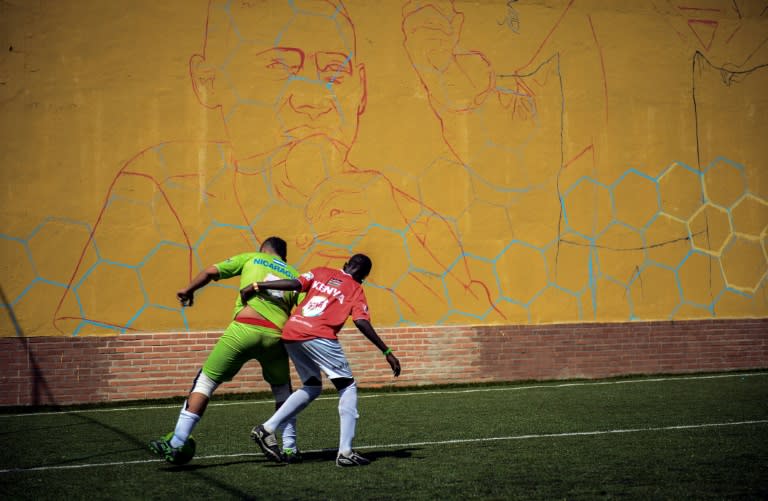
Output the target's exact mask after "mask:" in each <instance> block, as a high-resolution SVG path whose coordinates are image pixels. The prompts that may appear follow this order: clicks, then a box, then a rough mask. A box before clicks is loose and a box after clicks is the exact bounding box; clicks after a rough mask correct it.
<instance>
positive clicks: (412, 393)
mask: <svg viewBox="0 0 768 501" xmlns="http://www.w3.org/2000/svg"><path fill="white" fill-rule="evenodd" d="M761 376H768V372H754V373H728V374H712V375H708V376H669V377H658V378H642V379H620V380H615V381H580V382H572V383H560V384H537V385H526V386H500V387H489V388H487V387H483V388H467V389H445V390H428V391H419V390H414V391H397V392H392V393H377V394H373V395H360V394H358V397H357V398H358V399H362V398H383V397H388V398H393V397H412V396H424V395H450V394H460V393H461V394H463V393H483V392H491V391H525V390H538V389H552V388H574V387H579V386H603V385H618V384H642V383H658V382H665V381H699V380H706V379H723V378H742V377H761ZM336 398H338V397H337V396H335V395H333V396H325V397H318V398H317V400H335V399H336ZM258 404H269V405H274V401H273V400H266V399H265V400H242V401H236V402H220V403H216V402H211V403H210V404H209V405H208V407H227V406H232V405H258ZM178 408H179V404H166V405H154V406H135V407H117V408H114V409H109V408H106V409H102V408H98V409H80V410H71V411H50V412H30V413H25V414H0V419H8V418H16V417H28V416H45V415H50V414H90V413H98V412H126V411H135V410H150V409H178Z"/></svg>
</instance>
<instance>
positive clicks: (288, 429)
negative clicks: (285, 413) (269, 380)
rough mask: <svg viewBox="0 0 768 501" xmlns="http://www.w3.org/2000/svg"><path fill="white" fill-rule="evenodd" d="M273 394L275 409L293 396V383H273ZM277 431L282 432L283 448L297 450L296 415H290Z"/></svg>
mask: <svg viewBox="0 0 768 501" xmlns="http://www.w3.org/2000/svg"><path fill="white" fill-rule="evenodd" d="M272 394H273V395H274V396H275V404H276V406H275V410H277V409H279V408H280V407H282V406H283V405H284V404H285V402H286V400H288V398H290V396H291V385H289V384H281V385H272ZM275 433H278V434H281V435H282V437H283V450H284V451H285V450H290V451H294V452H295V451H296V416H295V415H294V416H292V417H288V418H287V419H286V420H285V421H284V422H283V423H281V424H280V426H278V427H277V430H276V431H275Z"/></svg>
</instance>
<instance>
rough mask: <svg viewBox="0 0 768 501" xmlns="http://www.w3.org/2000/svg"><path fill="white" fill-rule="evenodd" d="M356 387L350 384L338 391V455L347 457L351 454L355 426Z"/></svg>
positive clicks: (356, 415) (356, 416)
mask: <svg viewBox="0 0 768 501" xmlns="http://www.w3.org/2000/svg"><path fill="white" fill-rule="evenodd" d="M358 417H360V416H359V415H358V414H357V385H356V384H355V383H352V384H351V385H349V386H347V387H346V388H342V389H341V390H339V427H340V428H339V453H340V454H343V455H345V456H348V455H349V453H350V452H352V439H354V438H355V426H356V425H357V418H358Z"/></svg>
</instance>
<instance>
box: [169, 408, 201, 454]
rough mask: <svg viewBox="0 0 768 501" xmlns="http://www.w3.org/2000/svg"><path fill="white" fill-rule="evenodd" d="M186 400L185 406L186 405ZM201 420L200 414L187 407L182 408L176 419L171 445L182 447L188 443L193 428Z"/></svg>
mask: <svg viewBox="0 0 768 501" xmlns="http://www.w3.org/2000/svg"><path fill="white" fill-rule="evenodd" d="M186 405H187V404H186V402H185V403H184V406H185V407H186ZM199 421H200V416H198V415H197V414H193V413H191V412H189V411H188V410H186V409H182V410H181V412H180V413H179V419H178V421H176V429H175V430H173V437H171V447H181V446H182V445H184V444H185V443H187V439H188V438H189V436H190V435H191V434H192V430H194V429H195V426H196V425H197V423H198V422H199Z"/></svg>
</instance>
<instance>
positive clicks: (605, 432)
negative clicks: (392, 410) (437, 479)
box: [0, 419, 768, 475]
mask: <svg viewBox="0 0 768 501" xmlns="http://www.w3.org/2000/svg"><path fill="white" fill-rule="evenodd" d="M761 424H768V419H760V420H756V421H735V422H731V423H703V424H687V425H675V426H659V427H650V428H626V429H616V430H595V431H574V432H567V433H542V434H530V435H511V436H506V437H486V438H462V439H454V440H434V441H427V442H410V443H401V444H380V445H362V446H355V449H359V450H363V449H393V448H405V447H420V446H429V445H453V444H465V443H478V442H500V441H504V440H532V439H547V438H568V437H583V436H596V435H611V434H620V433H642V432H663V431H679V430H693V429H701V428H713V427H722V426H749V425H761ZM324 451H325V450H324V449H317V450H312V451H304V452H305V453H317V452H324ZM261 455H262V454H261V453H257V452H241V453H237V454H213V455H209V456H195V461H204V460H206V459H221V458H241V457H250V456H261ZM163 462H164V460H162V459H145V460H136V461H113V462H109V463H84V464H69V465H59V466H35V467H31V468H10V469H3V470H0V475H2V474H6V473H24V472H31V471H51V470H74V469H82V468H100V467H103V466H125V465H131V464H150V463H163Z"/></svg>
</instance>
